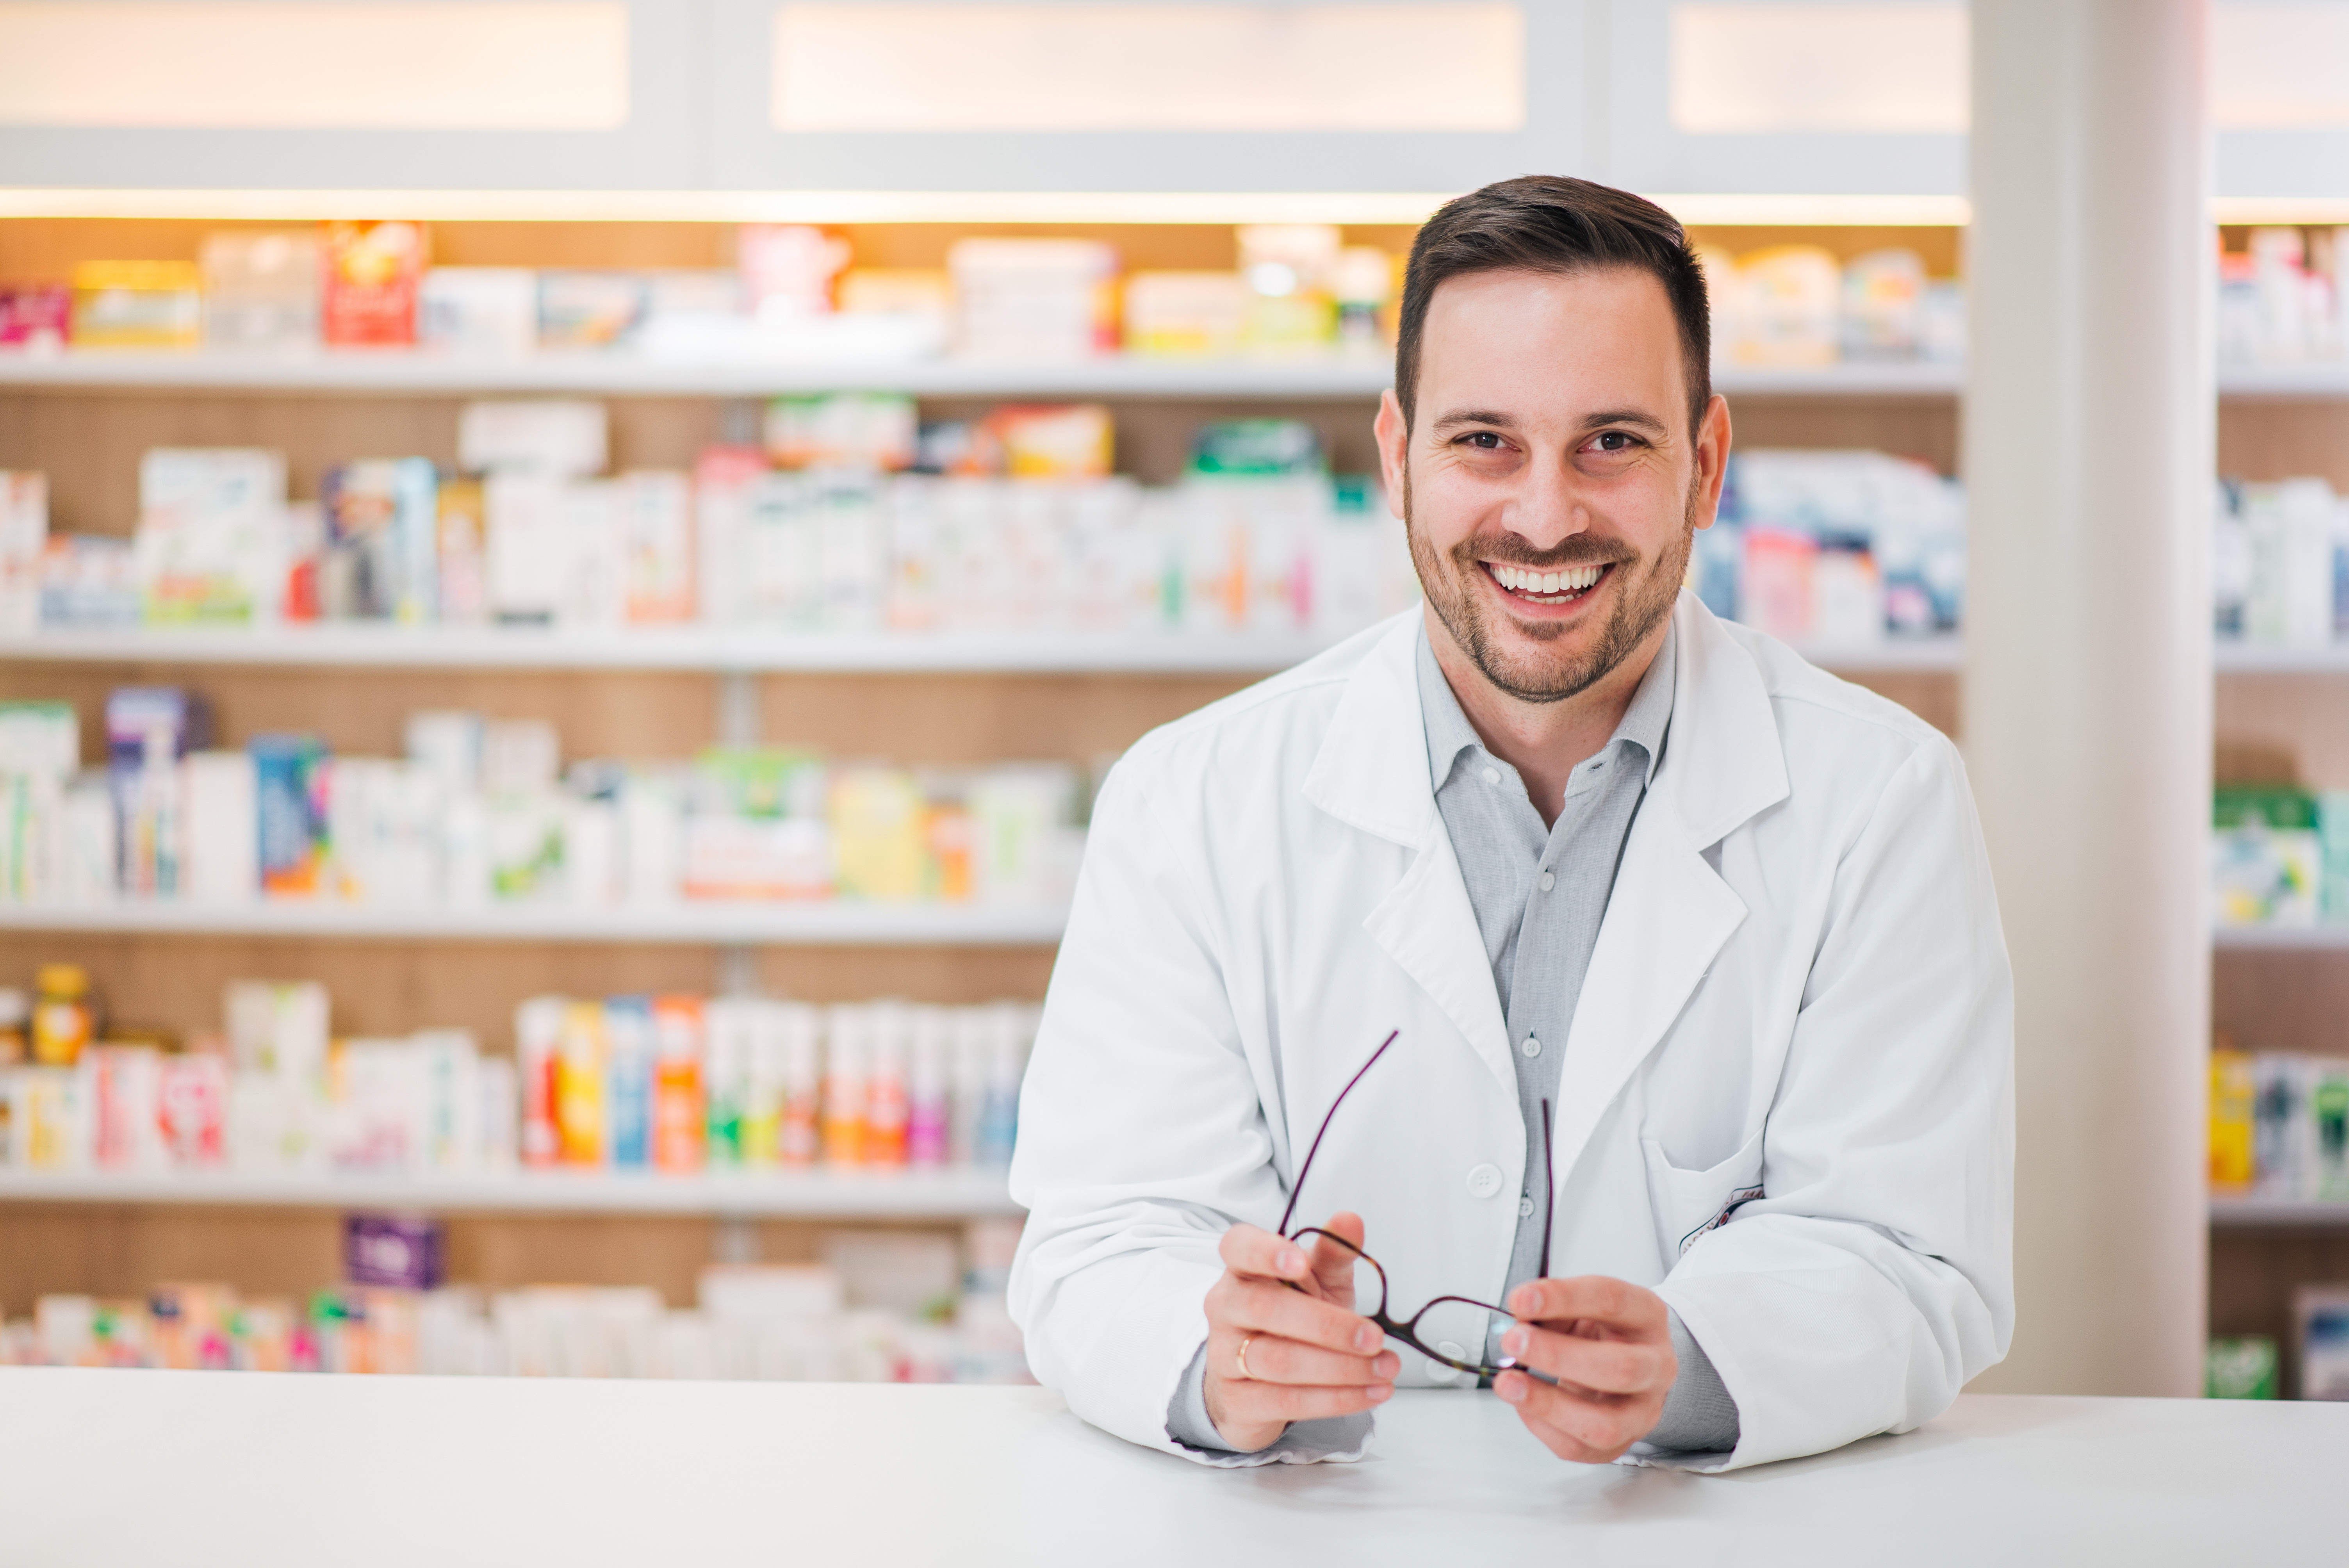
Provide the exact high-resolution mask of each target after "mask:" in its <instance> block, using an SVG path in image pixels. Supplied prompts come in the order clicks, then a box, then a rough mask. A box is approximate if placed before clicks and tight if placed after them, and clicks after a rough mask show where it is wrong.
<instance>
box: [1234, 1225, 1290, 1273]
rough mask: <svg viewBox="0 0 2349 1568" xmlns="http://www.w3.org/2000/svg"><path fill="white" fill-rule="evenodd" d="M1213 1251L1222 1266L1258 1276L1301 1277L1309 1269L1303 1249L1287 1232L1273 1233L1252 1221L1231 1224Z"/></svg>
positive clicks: (1236, 1271) (1235, 1271)
mask: <svg viewBox="0 0 2349 1568" xmlns="http://www.w3.org/2000/svg"><path fill="white" fill-rule="evenodd" d="M1216 1252H1217V1253H1218V1254H1219V1255H1220V1256H1221V1257H1222V1258H1223V1260H1224V1266H1225V1267H1226V1268H1227V1269H1229V1270H1231V1271H1232V1273H1234V1274H1254V1275H1256V1276H1257V1277H1258V1278H1261V1279H1293V1280H1303V1279H1305V1278H1307V1277H1308V1276H1309V1274H1311V1273H1312V1270H1311V1267H1310V1265H1309V1264H1307V1263H1306V1261H1305V1249H1304V1248H1302V1247H1300V1246H1299V1245H1298V1244H1297V1243H1295V1242H1292V1241H1290V1240H1289V1239H1288V1237H1286V1236H1276V1235H1274V1234H1273V1233H1271V1232H1270V1231H1267V1230H1260V1229H1258V1228H1257V1226H1254V1225H1234V1226H1233V1227H1232V1228H1231V1229H1230V1230H1228V1231H1226V1232H1225V1233H1224V1239H1223V1240H1222V1241H1221V1242H1220V1243H1217V1244H1216Z"/></svg>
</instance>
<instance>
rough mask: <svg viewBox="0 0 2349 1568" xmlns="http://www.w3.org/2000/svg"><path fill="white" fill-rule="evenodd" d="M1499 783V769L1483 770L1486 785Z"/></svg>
mask: <svg viewBox="0 0 2349 1568" xmlns="http://www.w3.org/2000/svg"><path fill="white" fill-rule="evenodd" d="M1500 781H1501V770H1500V769H1497V768H1487V769H1485V783H1487V784H1498V783H1499V782H1500Z"/></svg>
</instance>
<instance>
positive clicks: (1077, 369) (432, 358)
mask: <svg viewBox="0 0 2349 1568" xmlns="http://www.w3.org/2000/svg"><path fill="white" fill-rule="evenodd" d="M1392 378H1393V366H1392V364H1391V363H1390V361H1389V360H1388V359H1387V357H1386V356H1384V355H1379V356H1371V357H1367V358H1350V357H1346V356H1328V357H1317V358H1298V359H1278V358H1264V359H1158V358H1147V357H1142V356H1128V355H1110V356H1103V357H1102V358H1099V359H1087V360H1077V361H1072V362H1067V363H1061V364H1020V363H1015V362H988V361H976V360H965V359H926V360H897V361H890V362H873V361H864V362H859V361H854V360H845V359H833V360H821V359H807V360H796V361H793V360H775V359H760V358H750V357H742V356H715V357H707V358H686V357H669V356H655V355H644V354H631V353H627V352H625V351H602V352H595V351H583V352H579V353H573V354H535V355H524V356H511V357H492V356H462V355H445V354H432V353H426V352H421V351H419V350H414V349H373V350H369V349H357V350H340V351H335V352H327V351H323V350H322V351H316V352H312V353H304V354H254V353H244V354H238V353H229V352H221V351H215V350H203V349H190V350H182V351H178V352H156V351H147V352H140V351H130V350H94V349H89V350H82V351H80V352H72V351H68V352H66V353H62V354H25V353H0V387H36V388H37V387H57V388H73V387H90V388H103V387H140V388H167V389H168V388H182V389H188V390H210V391H244V392H345V393H358V394H390V395H405V396H412V397H432V396H452V395H470V394H475V393H569V394H574V395H580V396H608V397H631V396H639V397H642V396H656V397H774V396H778V395H781V394H784V393H792V392H855V391H874V392H906V393H911V394H913V395H915V396H916V397H1178V398H1179V397H1195V398H1222V397H1247V398H1257V397H1261V398H1363V399H1367V398H1372V397H1377V396H1378V395H1379V394H1380V393H1381V392H1382V391H1384V390H1385V389H1386V387H1387V385H1388V383H1389V382H1390V381H1391V380H1392ZM1964 379H1965V375H1964V370H1963V367H1962V366H1956V365H1949V364H1914V363H1886V364H1863V363H1853V364H1847V365H1846V364H1839V365H1822V366H1754V365H1723V366H1715V367H1714V370H1713V385H1714V387H1716V388H1717V389H1718V390H1720V391H1722V392H1725V393H1730V394H1745V395H1748V396H1753V397H1955V396H1957V394H1958V393H1959V391H1960V390H1961V387H1962V385H1963V382H1964Z"/></svg>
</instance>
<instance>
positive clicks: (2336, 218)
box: [2210, 196, 2349, 226]
mask: <svg viewBox="0 0 2349 1568" xmlns="http://www.w3.org/2000/svg"><path fill="white" fill-rule="evenodd" d="M2210 221H2211V222H2214V223H2254V224H2264V223H2276V224H2293V223H2306V224H2309V225H2311V226H2325V225H2330V224H2333V223H2349V196H2302V197H2290V196H2221V197H2219V198H2217V199H2216V200H2215V201H2212V202H2211V203H2210Z"/></svg>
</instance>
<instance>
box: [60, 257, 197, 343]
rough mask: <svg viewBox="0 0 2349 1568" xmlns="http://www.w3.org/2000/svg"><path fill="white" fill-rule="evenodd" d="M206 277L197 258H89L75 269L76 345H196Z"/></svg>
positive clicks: (74, 318)
mask: <svg viewBox="0 0 2349 1568" xmlns="http://www.w3.org/2000/svg"><path fill="white" fill-rule="evenodd" d="M203 335H204V277H203V272H202V269H201V268H199V267H198V266H197V265H196V263H193V262H84V263H81V264H80V265H79V266H78V267H76V268H74V271H73V328H72V339H73V346H75V347H76V348H194V347H196V346H199V345H200V344H202V342H203Z"/></svg>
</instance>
